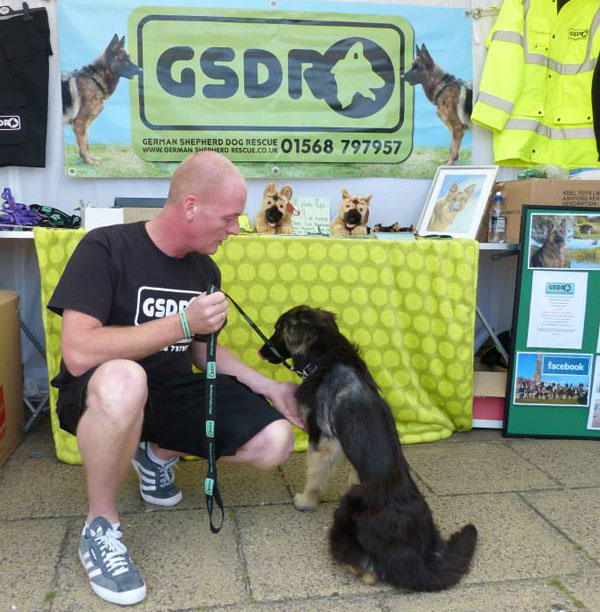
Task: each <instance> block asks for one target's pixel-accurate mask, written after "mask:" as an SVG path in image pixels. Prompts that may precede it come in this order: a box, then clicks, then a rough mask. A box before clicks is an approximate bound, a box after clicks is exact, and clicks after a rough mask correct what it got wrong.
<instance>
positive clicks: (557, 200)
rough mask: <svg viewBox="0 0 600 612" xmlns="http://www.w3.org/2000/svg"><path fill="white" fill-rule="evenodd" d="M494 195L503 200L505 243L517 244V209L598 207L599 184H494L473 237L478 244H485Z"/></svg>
mask: <svg viewBox="0 0 600 612" xmlns="http://www.w3.org/2000/svg"><path fill="white" fill-rule="evenodd" d="M496 191H501V192H502V196H503V198H504V211H505V213H504V214H505V215H506V238H505V242H519V238H520V233H521V208H522V207H523V205H525V204H544V205H550V206H590V207H593V206H598V207H600V181H575V180H568V179H564V180H561V179H525V180H522V181H503V182H498V183H496V184H495V185H494V188H493V189H492V192H491V194H490V201H489V202H488V207H487V210H486V213H485V215H484V217H483V221H482V223H481V226H480V228H479V232H478V234H477V240H479V242H487V230H488V224H489V218H490V211H491V208H492V206H493V201H494V195H495V193H496Z"/></svg>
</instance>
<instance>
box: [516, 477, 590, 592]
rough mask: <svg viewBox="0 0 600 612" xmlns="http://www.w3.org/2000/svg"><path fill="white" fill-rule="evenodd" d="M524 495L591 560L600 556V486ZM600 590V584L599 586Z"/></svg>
mask: <svg viewBox="0 0 600 612" xmlns="http://www.w3.org/2000/svg"><path fill="white" fill-rule="evenodd" d="M523 497H524V498H525V499H526V500H527V501H528V502H529V503H530V504H531V505H532V506H533V507H534V508H535V509H536V510H537V511H538V512H539V513H540V514H542V515H543V516H544V517H545V518H546V519H547V520H548V521H549V522H550V523H552V524H553V525H555V526H556V527H557V528H558V529H560V530H561V531H562V532H563V533H565V534H566V535H567V536H568V537H569V538H570V539H571V540H572V541H573V542H574V543H575V545H576V546H577V547H581V549H582V550H584V551H585V553H586V554H587V556H588V557H590V559H593V560H595V561H598V560H599V559H600V528H599V524H600V523H599V522H598V519H599V516H600V515H599V509H600V487H599V488H594V489H569V490H567V491H555V492H547V491H540V492H537V493H527V494H524V495H523ZM598 588H599V590H600V585H599V587H598Z"/></svg>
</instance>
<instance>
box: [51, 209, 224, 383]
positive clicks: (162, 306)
mask: <svg viewBox="0 0 600 612" xmlns="http://www.w3.org/2000/svg"><path fill="white" fill-rule="evenodd" d="M220 283H221V275H220V273H219V269H218V268H217V265H216V264H215V263H214V261H213V260H212V259H211V258H210V257H209V256H208V255H201V254H199V253H188V254H187V255H185V256H184V257H182V258H175V257H169V256H168V255H166V254H165V253H163V252H162V251H161V250H160V249H159V248H158V247H157V246H156V245H155V244H154V243H153V242H152V240H151V238H150V236H149V235H148V232H147V231H146V226H145V222H144V221H141V222H139V223H128V224H123V225H113V226H110V227H102V228H98V229H95V230H92V231H90V232H89V233H88V234H86V235H85V236H84V238H83V239H82V240H81V242H80V243H79V244H78V245H77V248H76V249H75V251H74V253H73V255H72V256H71V259H70V260H69V262H68V263H67V266H66V268H65V271H64V272H63V275H62V277H61V279H60V281H59V282H58V285H57V286H56V289H55V290H54V293H53V295H52V298H51V299H50V302H49V303H48V308H49V309H50V310H52V311H53V312H56V313H57V314H59V315H62V312H63V310H64V309H65V308H66V309H69V310H77V311H79V312H83V313H85V314H88V315H91V316H92V317H95V318H96V319H98V320H99V321H100V322H101V323H102V324H103V325H114V326H129V325H139V324H141V323H145V322H146V321H151V320H153V319H158V318H161V317H166V316H169V315H172V314H174V313H176V312H178V311H179V309H180V308H181V307H185V305H187V303H188V302H189V301H190V300H191V299H193V298H194V297H195V296H197V295H199V294H200V293H202V292H203V291H206V290H207V287H208V285H210V284H212V285H215V286H216V287H220ZM182 337H183V332H182ZM196 339H199V340H206V338H203V337H200V336H196ZM189 345H190V342H189V341H186V340H183V339H182V340H181V341H179V342H177V343H175V344H173V345H171V346H167V347H165V348H164V349H162V350H161V351H159V352H157V353H154V354H153V355H150V356H148V357H145V358H143V359H141V360H139V364H140V365H141V366H142V367H143V368H144V369H145V370H146V373H147V374H148V379H149V380H150V381H152V380H158V379H162V380H164V379H165V378H170V377H174V376H182V375H185V374H189V372H190V371H191V367H192V363H191V355H190V351H189V350H188V349H189ZM72 380H73V377H72V376H71V374H70V373H69V372H68V371H67V369H66V368H65V365H64V362H62V361H61V364H60V374H59V375H58V376H57V377H56V378H55V379H54V380H53V381H52V384H53V385H54V386H57V387H60V386H62V385H64V384H68V383H69V382H71V381H72Z"/></svg>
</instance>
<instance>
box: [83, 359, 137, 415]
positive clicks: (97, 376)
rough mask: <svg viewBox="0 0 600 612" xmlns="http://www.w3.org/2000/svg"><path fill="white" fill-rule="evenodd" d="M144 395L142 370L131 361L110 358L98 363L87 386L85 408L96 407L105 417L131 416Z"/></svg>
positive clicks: (135, 413) (135, 411)
mask: <svg viewBox="0 0 600 612" xmlns="http://www.w3.org/2000/svg"><path fill="white" fill-rule="evenodd" d="M147 397H148V381H147V378H146V372H145V371H144V369H143V368H142V367H141V366H140V365H139V364H137V363H136V362H135V361H130V360H127V359H114V360H111V361H107V362H106V363H103V364H102V365H100V366H98V368H97V369H96V371H95V372H94V374H93V375H92V377H91V378H90V381H89V383H88V389H87V410H89V409H92V410H93V409H100V410H102V411H103V412H105V413H106V414H107V415H108V416H109V417H111V418H112V417H116V418H118V419H123V418H127V417H128V416H129V417H131V418H135V416H137V414H138V413H140V412H141V411H142V410H143V408H144V406H145V404H146V399H147Z"/></svg>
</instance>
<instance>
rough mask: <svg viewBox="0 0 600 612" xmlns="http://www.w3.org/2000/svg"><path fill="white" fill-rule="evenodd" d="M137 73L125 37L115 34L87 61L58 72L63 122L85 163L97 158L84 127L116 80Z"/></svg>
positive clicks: (108, 96)
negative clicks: (102, 48) (93, 57)
mask: <svg viewBox="0 0 600 612" xmlns="http://www.w3.org/2000/svg"><path fill="white" fill-rule="evenodd" d="M140 72H141V68H138V66H136V65H135V64H134V63H133V62H132V61H131V59H130V57H129V53H127V50H126V49H125V37H124V36H123V37H122V38H121V39H120V40H119V37H118V36H117V35H116V34H115V35H114V36H113V38H112V40H111V41H110V43H109V44H108V46H107V47H106V49H105V50H104V52H103V53H102V54H101V55H100V56H99V57H97V58H96V59H95V60H94V61H93V62H92V63H91V64H88V65H87V66H83V68H79V70H71V71H69V72H62V73H61V87H62V109H63V122H64V123H68V124H69V125H70V126H71V127H72V128H73V132H75V139H76V140H77V146H78V147H79V155H80V156H81V158H82V159H83V161H85V162H86V163H88V164H93V163H96V162H98V161H100V160H99V159H98V158H96V157H94V156H93V155H92V154H91V153H90V147H89V144H88V129H89V127H90V125H91V124H92V123H93V122H94V121H95V120H96V117H97V116H98V115H99V114H100V113H101V112H102V109H103V108H104V100H106V99H108V98H110V96H112V95H113V93H114V92H115V89H116V88H117V85H118V83H119V79H120V78H121V77H125V78H126V79H133V77H134V76H136V75H137V74H139V73H140Z"/></svg>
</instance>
